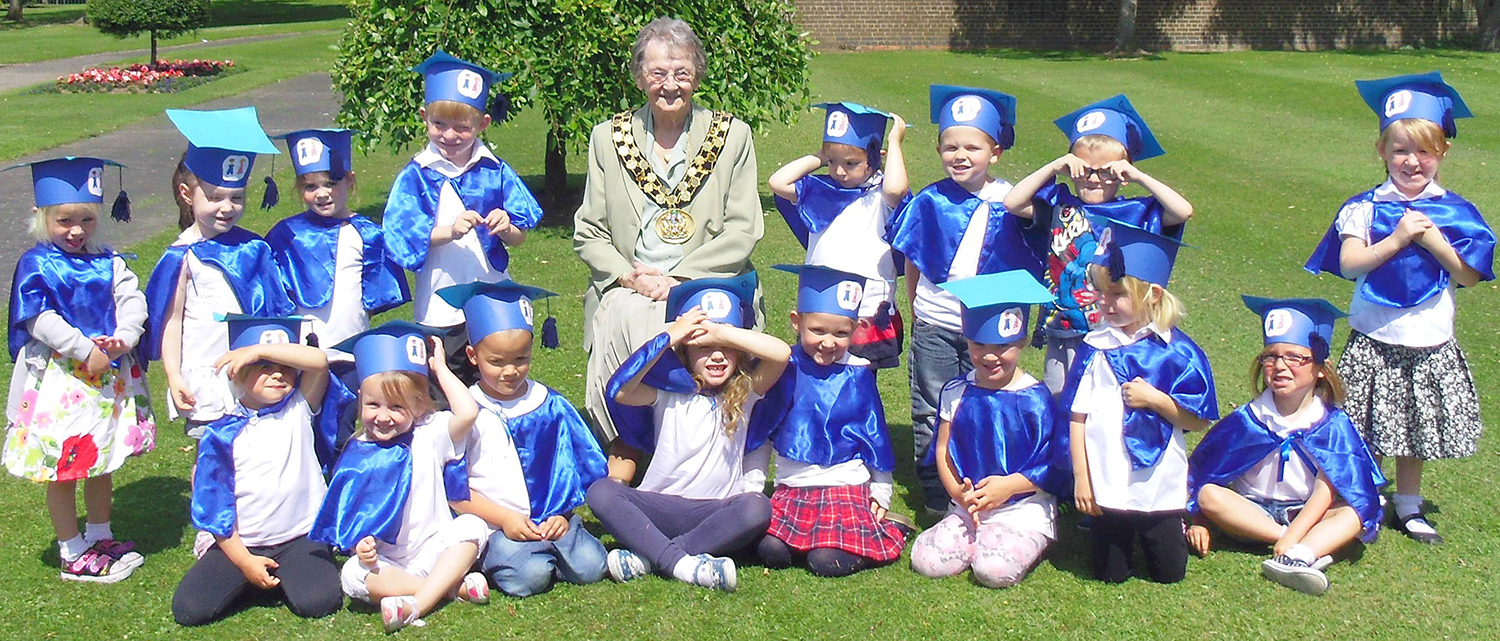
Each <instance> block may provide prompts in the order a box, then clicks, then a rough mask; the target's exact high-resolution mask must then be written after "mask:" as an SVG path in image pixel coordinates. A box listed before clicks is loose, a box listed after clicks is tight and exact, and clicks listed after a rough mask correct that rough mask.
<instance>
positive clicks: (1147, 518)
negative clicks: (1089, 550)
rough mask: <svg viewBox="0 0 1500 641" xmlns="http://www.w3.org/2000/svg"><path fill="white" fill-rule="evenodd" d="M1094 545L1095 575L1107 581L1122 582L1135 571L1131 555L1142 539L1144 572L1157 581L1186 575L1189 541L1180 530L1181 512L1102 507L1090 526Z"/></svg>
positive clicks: (1174, 579) (1165, 581)
mask: <svg viewBox="0 0 1500 641" xmlns="http://www.w3.org/2000/svg"><path fill="white" fill-rule="evenodd" d="M1089 535H1090V537H1091V538H1092V539H1093V544H1094V576H1095V577H1096V578H1098V579H1099V580H1100V581H1104V582H1106V583H1122V582H1124V581H1125V580H1126V579H1129V578H1130V575H1131V574H1132V573H1133V572H1134V564H1133V562H1132V560H1131V557H1132V556H1134V554H1135V539H1136V537H1140V539H1141V551H1142V552H1145V556H1146V573H1147V574H1148V575H1149V576H1150V577H1151V580H1152V581H1156V582H1157V583H1176V582H1178V581H1181V580H1182V578H1183V576H1185V575H1186V574H1187V559H1188V543H1187V536H1186V535H1184V534H1183V531H1182V512H1170V511H1169V512H1126V511H1121V510H1104V514H1103V515H1102V516H1097V517H1094V524H1093V525H1092V526H1091V527H1090V528H1089Z"/></svg>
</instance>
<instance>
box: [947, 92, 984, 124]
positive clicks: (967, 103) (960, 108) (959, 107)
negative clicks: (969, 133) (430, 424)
mask: <svg viewBox="0 0 1500 641" xmlns="http://www.w3.org/2000/svg"><path fill="white" fill-rule="evenodd" d="M983 110H984V101H982V100H980V99H979V97H978V96H959V97H958V98H956V99H954V100H953V108H952V111H953V120H954V121H955V122H969V121H971V120H973V119H975V118H977V117H979V112H980V111H983Z"/></svg>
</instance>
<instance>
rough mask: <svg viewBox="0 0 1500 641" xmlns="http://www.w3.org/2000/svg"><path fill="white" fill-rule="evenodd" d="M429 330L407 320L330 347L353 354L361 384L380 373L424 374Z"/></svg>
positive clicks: (382, 326) (362, 333)
mask: <svg viewBox="0 0 1500 641" xmlns="http://www.w3.org/2000/svg"><path fill="white" fill-rule="evenodd" d="M432 335H433V332H432V330H431V329H428V328H426V327H423V326H421V325H418V324H416V323H411V322H407V321H390V322H388V323H386V324H384V325H381V326H380V327H376V328H374V329H370V330H365V331H363V332H360V333H358V334H355V335H353V336H350V337H349V338H347V339H345V340H344V342H342V343H339V344H338V345H334V346H333V348H334V349H336V350H339V351H341V352H347V353H350V354H353V355H354V371H355V373H356V374H357V375H358V376H359V380H360V381H361V382H363V381H364V380H365V379H367V378H369V377H371V376H374V375H376V374H379V373H381V372H412V373H415V374H420V375H422V376H426V375H427V338H428V337H429V336H432Z"/></svg>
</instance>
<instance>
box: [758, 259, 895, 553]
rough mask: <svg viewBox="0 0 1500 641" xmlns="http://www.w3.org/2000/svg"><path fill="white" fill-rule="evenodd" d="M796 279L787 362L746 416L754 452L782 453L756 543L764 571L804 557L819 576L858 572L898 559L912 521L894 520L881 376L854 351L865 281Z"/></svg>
mask: <svg viewBox="0 0 1500 641" xmlns="http://www.w3.org/2000/svg"><path fill="white" fill-rule="evenodd" d="M776 268H777V269H780V270H783V271H789V272H792V273H795V274H797V275H798V289H797V311H794V312H792V315H791V318H792V328H793V329H795V330H796V332H797V339H798V341H797V345H796V346H794V347H793V348H792V356H791V361H790V362H789V363H788V366H787V370H786V371H785V372H783V373H782V375H781V377H780V378H779V379H778V380H777V381H776V384H775V385H774V386H772V387H771V389H770V391H768V392H766V397H765V398H764V399H762V401H761V402H759V403H757V404H756V406H755V411H754V412H753V413H752V414H751V417H750V432H751V438H752V439H753V441H754V442H752V443H750V444H749V445H748V446H747V447H748V448H749V449H751V450H754V449H756V448H758V447H759V441H760V440H761V439H769V440H770V442H771V443H772V445H773V446H774V448H775V450H776V491H775V493H774V494H772V495H771V526H770V528H769V529H768V530H767V534H766V537H765V538H764V539H761V542H760V543H759V545H758V546H757V548H758V550H757V551H758V552H759V556H760V557H761V561H762V562H763V563H765V564H766V565H767V566H768V567H788V566H790V565H791V564H792V562H793V557H794V556H797V557H803V558H804V559H805V561H806V563H807V568H808V570H809V571H811V572H812V573H813V574H816V575H818V576H826V577H836V576H845V575H848V574H853V573H855V572H858V571H860V570H862V569H865V568H867V567H872V566H875V565H881V564H885V563H889V562H891V561H893V560H895V559H896V558H897V557H899V556H901V549H902V548H904V547H905V546H906V535H907V533H908V532H909V531H910V530H909V525H908V524H906V523H903V522H902V521H898V520H895V519H891V518H888V517H890V516H894V515H893V514H891V513H890V512H889V510H890V507H891V494H892V486H891V473H892V472H894V471H895V469H896V458H895V454H894V453H893V452H892V450H891V439H890V434H889V433H888V432H887V431H886V424H885V409H884V406H883V405H882V404H881V402H880V390H879V389H878V388H877V387H876V385H875V372H874V371H872V370H871V369H870V368H869V367H868V366H867V365H868V363H867V361H865V360H864V359H862V358H860V357H858V356H856V355H854V354H853V353H852V352H851V351H850V348H849V345H850V341H851V340H852V338H853V336H854V332H855V323H856V322H857V319H858V318H859V312H860V309H861V307H862V306H861V298H862V291H861V290H862V289H863V288H864V284H865V277H863V276H860V275H858V274H851V273H849V272H841V271H838V270H834V269H828V268H826V267H817V266H813V265H777V266H776Z"/></svg>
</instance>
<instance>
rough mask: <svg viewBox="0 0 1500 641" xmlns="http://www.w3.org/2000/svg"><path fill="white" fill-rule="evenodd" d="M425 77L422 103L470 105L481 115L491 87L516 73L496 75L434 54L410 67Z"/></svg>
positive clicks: (443, 54) (439, 52)
mask: <svg viewBox="0 0 1500 641" xmlns="http://www.w3.org/2000/svg"><path fill="white" fill-rule="evenodd" d="M411 70H412V71H415V72H417V73H420V74H422V76H423V79H424V82H425V87H426V89H425V93H424V96H423V99H422V102H423V104H429V103H432V102H435V101H438V100H452V101H454V102H461V103H464V104H466V105H469V106H471V107H473V108H475V109H478V110H479V111H480V112H484V111H486V109H485V107H486V106H487V105H488V103H489V94H490V87H492V86H494V84H495V83H497V82H505V81H506V80H509V79H510V77H511V76H512V75H514V74H509V73H496V72H493V71H490V70H489V69H485V68H484V67H481V66H479V65H476V64H474V63H472V62H468V61H465V60H459V59H458V58H455V57H453V56H451V55H448V54H447V53H446V52H444V51H441V50H440V51H438V52H437V53H434V54H432V55H431V56H429V57H428V58H427V59H426V60H423V61H422V64H419V65H417V66H415V67H412V68H411Z"/></svg>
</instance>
